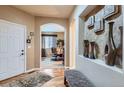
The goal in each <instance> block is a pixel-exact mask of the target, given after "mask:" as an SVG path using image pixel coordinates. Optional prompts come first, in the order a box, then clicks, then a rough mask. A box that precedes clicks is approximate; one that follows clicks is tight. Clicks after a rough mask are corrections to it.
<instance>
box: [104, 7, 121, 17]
mask: <svg viewBox="0 0 124 93" xmlns="http://www.w3.org/2000/svg"><path fill="white" fill-rule="evenodd" d="M118 13H119V5H105V7H104V19H108V18H110V17H112V16H113V15H116V14H118Z"/></svg>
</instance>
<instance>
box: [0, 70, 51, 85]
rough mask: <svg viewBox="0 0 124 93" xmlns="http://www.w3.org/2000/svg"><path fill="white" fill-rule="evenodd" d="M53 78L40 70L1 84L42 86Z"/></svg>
mask: <svg viewBox="0 0 124 93" xmlns="http://www.w3.org/2000/svg"><path fill="white" fill-rule="evenodd" d="M51 79H52V77H51V76H49V75H47V74H45V73H42V72H39V71H35V72H32V73H29V74H27V75H25V76H23V77H20V78H18V79H15V80H12V81H10V82H7V83H5V84H1V85H0V86H1V87H41V86H42V85H43V84H44V83H46V82H47V81H49V80H51Z"/></svg>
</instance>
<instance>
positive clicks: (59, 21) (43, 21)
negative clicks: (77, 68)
mask: <svg viewBox="0 0 124 93" xmlns="http://www.w3.org/2000/svg"><path fill="white" fill-rule="evenodd" d="M47 23H56V24H59V25H61V26H63V27H64V28H65V29H67V30H66V31H65V38H66V42H65V43H66V46H65V47H66V50H65V51H66V54H65V59H66V60H65V61H66V66H68V65H69V64H68V63H69V33H68V20H67V19H59V18H48V17H35V27H36V28H35V30H36V33H35V35H36V36H35V62H36V67H39V66H40V59H41V57H40V55H41V51H40V50H41V49H40V34H41V33H40V26H42V25H44V24H47Z"/></svg>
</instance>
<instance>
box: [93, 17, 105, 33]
mask: <svg viewBox="0 0 124 93" xmlns="http://www.w3.org/2000/svg"><path fill="white" fill-rule="evenodd" d="M104 28H105V22H104V19H100V20H96V21H95V27H94V32H95V33H96V34H97V35H100V34H102V33H103V32H104Z"/></svg>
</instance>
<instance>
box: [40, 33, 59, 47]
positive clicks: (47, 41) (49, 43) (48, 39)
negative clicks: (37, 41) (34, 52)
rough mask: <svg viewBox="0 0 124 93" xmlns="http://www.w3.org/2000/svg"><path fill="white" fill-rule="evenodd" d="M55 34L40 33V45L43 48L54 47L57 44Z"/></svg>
mask: <svg viewBox="0 0 124 93" xmlns="http://www.w3.org/2000/svg"><path fill="white" fill-rule="evenodd" d="M56 37H57V35H42V47H43V48H45V49H46V48H55V47H56V46H57V45H56V43H57V40H56Z"/></svg>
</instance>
